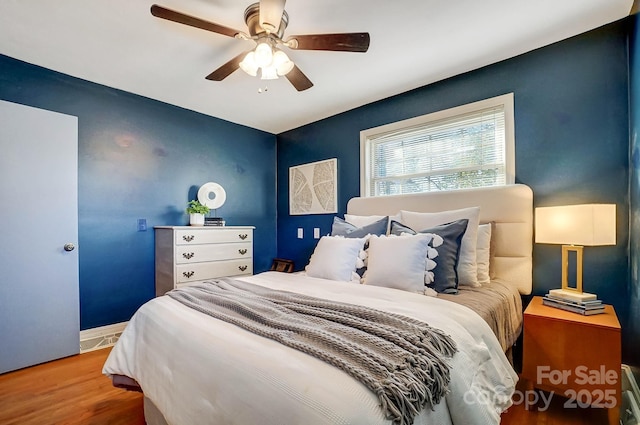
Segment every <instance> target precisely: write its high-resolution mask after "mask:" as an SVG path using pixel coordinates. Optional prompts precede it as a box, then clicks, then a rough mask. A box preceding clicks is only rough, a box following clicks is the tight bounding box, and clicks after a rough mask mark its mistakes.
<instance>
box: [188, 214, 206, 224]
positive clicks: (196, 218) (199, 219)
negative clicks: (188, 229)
mask: <svg viewBox="0 0 640 425" xmlns="http://www.w3.org/2000/svg"><path fill="white" fill-rule="evenodd" d="M189 224H190V225H191V226H204V214H189Z"/></svg>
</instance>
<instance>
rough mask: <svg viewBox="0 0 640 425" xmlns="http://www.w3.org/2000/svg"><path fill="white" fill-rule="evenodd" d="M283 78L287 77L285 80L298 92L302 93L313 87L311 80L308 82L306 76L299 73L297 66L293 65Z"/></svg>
mask: <svg viewBox="0 0 640 425" xmlns="http://www.w3.org/2000/svg"><path fill="white" fill-rule="evenodd" d="M285 77H287V80H289V82H290V83H291V84H293V87H295V88H296V90H298V91H303V90H306V89H310V88H311V87H313V83H312V82H311V80H309V79H308V78H307V76H306V75H304V73H303V72H302V71H300V68H298V65H294V66H293V69H292V70H291V71H289V72H288V73H287V74H286V75H285Z"/></svg>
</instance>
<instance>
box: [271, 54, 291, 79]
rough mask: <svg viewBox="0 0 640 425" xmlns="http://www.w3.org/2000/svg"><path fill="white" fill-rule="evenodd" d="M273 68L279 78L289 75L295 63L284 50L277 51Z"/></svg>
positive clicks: (274, 55)
mask: <svg viewBox="0 0 640 425" xmlns="http://www.w3.org/2000/svg"><path fill="white" fill-rule="evenodd" d="M273 66H274V68H275V69H276V71H277V73H278V75H279V76H283V75H287V74H288V73H289V71H291V70H292V69H293V62H291V60H290V59H289V56H287V54H286V53H285V52H283V51H282V50H276V52H275V53H274V54H273Z"/></svg>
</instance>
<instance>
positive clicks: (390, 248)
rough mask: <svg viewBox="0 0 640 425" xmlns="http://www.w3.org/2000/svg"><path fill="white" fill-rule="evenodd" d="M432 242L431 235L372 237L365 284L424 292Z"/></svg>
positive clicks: (364, 278) (368, 250)
mask: <svg viewBox="0 0 640 425" xmlns="http://www.w3.org/2000/svg"><path fill="white" fill-rule="evenodd" d="M430 241H431V235H407V236H371V237H370V238H369V248H368V249H367V254H368V259H367V271H366V272H365V273H364V276H363V278H362V283H364V284H365V285H372V286H384V287H387V288H395V289H401V290H403V291H410V292H420V293H424V291H425V286H424V282H425V273H426V270H425V259H426V258H427V250H428V249H429V242H430Z"/></svg>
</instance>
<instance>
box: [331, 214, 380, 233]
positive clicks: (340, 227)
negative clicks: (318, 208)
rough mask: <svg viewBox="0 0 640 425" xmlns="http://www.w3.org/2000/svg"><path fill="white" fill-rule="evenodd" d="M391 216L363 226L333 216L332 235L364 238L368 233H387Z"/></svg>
mask: <svg viewBox="0 0 640 425" xmlns="http://www.w3.org/2000/svg"><path fill="white" fill-rule="evenodd" d="M388 221H389V217H384V218H381V219H380V220H378V221H374V222H373V223H371V224H367V225H366V226H363V227H356V226H354V225H353V224H351V223H349V222H348V221H345V220H343V219H341V218H340V217H333V225H332V226H331V236H344V237H345V238H364V237H365V236H367V235H377V236H380V235H384V234H386V233H387V222H388Z"/></svg>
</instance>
